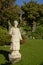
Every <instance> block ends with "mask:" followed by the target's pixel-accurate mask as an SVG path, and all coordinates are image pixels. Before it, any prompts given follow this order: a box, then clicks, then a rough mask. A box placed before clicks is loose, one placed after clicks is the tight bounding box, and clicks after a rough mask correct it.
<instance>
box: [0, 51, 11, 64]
mask: <svg viewBox="0 0 43 65" xmlns="http://www.w3.org/2000/svg"><path fill="white" fill-rule="evenodd" d="M0 54H2V55H3V56H4V57H5V60H7V62H6V63H5V64H1V65H10V64H11V63H9V58H8V54H9V52H8V51H5V50H0Z"/></svg>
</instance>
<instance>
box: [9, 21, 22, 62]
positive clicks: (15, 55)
mask: <svg viewBox="0 0 43 65" xmlns="http://www.w3.org/2000/svg"><path fill="white" fill-rule="evenodd" d="M8 23H9V34H10V35H11V45H10V51H11V53H10V54H9V60H10V61H11V62H18V61H19V60H21V53H20V52H19V50H20V40H22V36H21V33H20V29H19V28H18V27H17V26H18V22H17V21H14V27H11V24H10V22H8Z"/></svg>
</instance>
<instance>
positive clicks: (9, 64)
mask: <svg viewBox="0 0 43 65" xmlns="http://www.w3.org/2000/svg"><path fill="white" fill-rule="evenodd" d="M1 65H11V63H9V62H6V63H5V64H1Z"/></svg>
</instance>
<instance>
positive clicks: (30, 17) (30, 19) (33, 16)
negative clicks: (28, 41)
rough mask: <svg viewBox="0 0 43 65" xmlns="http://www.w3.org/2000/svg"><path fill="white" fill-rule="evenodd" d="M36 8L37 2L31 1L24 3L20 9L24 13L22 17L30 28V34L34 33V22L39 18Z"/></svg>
mask: <svg viewBox="0 0 43 65" xmlns="http://www.w3.org/2000/svg"><path fill="white" fill-rule="evenodd" d="M38 7H39V5H38V4H37V2H32V1H31V2H29V3H25V4H24V6H23V7H22V10H23V11H24V12H25V13H24V15H23V16H24V17H25V20H26V21H27V23H28V24H29V25H30V26H31V28H32V32H35V29H36V22H37V20H38V18H39V13H38Z"/></svg>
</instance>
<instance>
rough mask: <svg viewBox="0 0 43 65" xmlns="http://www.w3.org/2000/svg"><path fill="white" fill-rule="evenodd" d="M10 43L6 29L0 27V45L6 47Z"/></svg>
mask: <svg viewBox="0 0 43 65" xmlns="http://www.w3.org/2000/svg"><path fill="white" fill-rule="evenodd" d="M9 43H10V36H9V34H8V31H7V29H6V28H3V27H1V26H0V45H6V44H9Z"/></svg>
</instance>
